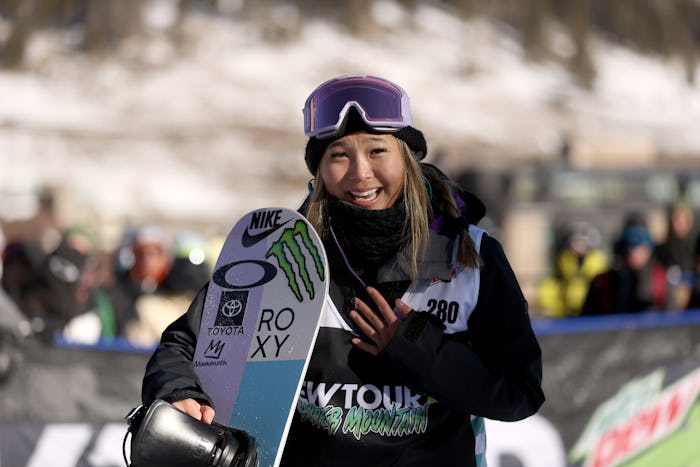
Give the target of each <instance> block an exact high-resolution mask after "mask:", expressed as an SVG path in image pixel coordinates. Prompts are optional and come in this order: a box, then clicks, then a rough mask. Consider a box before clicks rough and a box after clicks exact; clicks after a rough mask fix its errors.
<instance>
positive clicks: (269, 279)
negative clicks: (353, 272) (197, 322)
mask: <svg viewBox="0 0 700 467" xmlns="http://www.w3.org/2000/svg"><path fill="white" fill-rule="evenodd" d="M327 294H328V260H327V258H326V254H325V250H324V248H323V244H322V243H321V240H320V238H319V236H318V234H317V233H316V231H315V230H314V228H313V227H312V226H311V224H309V222H308V221H307V220H306V218H304V217H303V216H302V215H301V214H299V213H297V212H296V211H292V210H289V209H284V208H265V209H258V210H255V211H252V212H249V213H248V214H246V215H244V216H243V217H242V218H241V219H240V220H239V221H238V222H237V223H236V225H235V226H234V227H233V228H232V229H231V232H230V233H229V235H228V237H227V238H226V241H225V242H224V245H223V247H222V250H221V253H220V255H219V258H218V259H217V262H216V265H215V267H214V272H213V274H212V277H211V279H210V281H209V286H208V290H207V294H206V298H205V303H204V310H203V314H202V322H201V326H200V329H199V335H198V338H197V347H196V351H195V355H194V358H193V365H194V369H195V372H196V373H197V376H198V377H199V379H200V382H201V384H202V386H203V388H204V390H205V392H206V393H207V394H208V395H209V396H210V397H211V398H212V400H213V402H214V405H215V409H216V418H215V421H216V422H218V423H221V424H223V425H227V426H231V427H234V428H236V429H239V430H244V431H246V432H247V433H248V434H249V435H250V436H252V437H254V438H255V441H256V443H257V446H258V462H259V465H260V466H276V465H278V464H279V462H280V459H281V457H282V450H283V448H284V443H285V440H286V437H287V433H288V431H289V426H290V425H291V420H292V416H293V414H294V410H295V408H296V400H297V397H298V394H299V391H300V388H301V384H302V381H303V379H304V374H305V372H306V368H307V365H308V361H309V357H310V355H311V351H312V350H313V346H314V342H315V340H316V334H317V331H318V327H319V322H320V317H321V311H322V309H323V304H324V302H325V300H326V295H327Z"/></svg>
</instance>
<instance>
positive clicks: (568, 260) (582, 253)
mask: <svg viewBox="0 0 700 467" xmlns="http://www.w3.org/2000/svg"><path fill="white" fill-rule="evenodd" d="M599 243H600V234H599V232H598V231H597V230H596V229H594V228H593V227H592V226H590V225H589V224H587V223H585V222H576V223H574V224H573V225H572V226H571V227H570V228H569V232H567V233H566V240H565V243H564V246H563V247H562V248H561V249H560V250H559V251H558V253H557V255H556V257H555V260H554V272H553V274H552V275H550V276H548V277H545V278H544V279H543V281H542V282H541V283H540V286H539V288H538V291H537V301H538V308H539V311H540V312H541V313H542V314H543V315H545V316H549V317H552V318H562V317H566V316H577V315H579V314H580V313H581V308H582V306H583V302H584V300H585V299H586V294H587V293H588V288H589V285H590V282H591V280H592V279H593V278H594V277H595V276H596V275H598V274H600V273H602V272H603V271H605V270H606V269H607V267H608V258H607V255H606V254H605V253H604V252H603V251H602V250H600V249H599V248H598V244H599Z"/></svg>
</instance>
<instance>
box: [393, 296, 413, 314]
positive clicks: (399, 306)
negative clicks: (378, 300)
mask: <svg viewBox="0 0 700 467" xmlns="http://www.w3.org/2000/svg"><path fill="white" fill-rule="evenodd" d="M395 304H396V315H397V316H398V317H399V318H401V319H406V318H407V317H408V315H409V314H410V313H411V312H412V311H413V310H412V309H411V307H410V306H408V305H407V304H406V303H405V302H403V301H402V300H401V299H399V298H397V299H396V302H395Z"/></svg>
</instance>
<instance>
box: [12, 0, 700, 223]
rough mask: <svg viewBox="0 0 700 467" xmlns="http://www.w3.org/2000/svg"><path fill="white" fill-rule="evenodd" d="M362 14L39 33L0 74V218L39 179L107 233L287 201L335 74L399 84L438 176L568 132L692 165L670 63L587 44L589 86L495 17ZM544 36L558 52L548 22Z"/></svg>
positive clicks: (690, 106)
mask: <svg viewBox="0 0 700 467" xmlns="http://www.w3.org/2000/svg"><path fill="white" fill-rule="evenodd" d="M374 12H375V15H376V18H377V21H378V22H379V23H380V25H381V27H380V28H378V30H376V31H373V33H372V34H371V37H366V38H362V39H360V38H356V37H351V36H349V35H347V34H345V33H343V32H341V31H339V30H338V29H334V28H332V27H330V26H329V25H327V24H324V23H322V22H307V23H305V24H303V29H302V31H301V34H299V35H298V37H295V38H294V39H290V40H288V41H284V42H281V43H270V42H269V41H265V40H263V39H262V37H261V33H260V27H259V25H256V24H254V23H248V22H244V21H232V20H231V19H230V18H229V19H226V20H224V19H218V20H217V19H213V18H211V17H204V16H192V17H189V18H188V19H187V22H186V25H185V32H186V34H187V37H188V41H187V42H186V45H185V46H184V47H182V48H180V49H177V50H176V49H175V48H174V46H173V45H172V44H171V43H170V42H168V41H166V40H165V39H164V37H163V36H162V35H159V34H156V33H154V34H152V36H151V37H149V38H148V39H144V38H141V39H139V40H138V41H134V42H133V43H131V44H126V45H125V46H124V47H123V48H122V49H121V50H120V52H119V54H116V55H114V56H110V57H101V58H87V57H85V56H80V55H73V54H67V53H65V50H66V48H65V47H64V46H63V45H62V44H63V42H62V41H65V40H66V39H65V38H63V37H60V36H56V35H52V34H51V33H46V34H44V35H42V36H41V37H39V38H38V39H36V40H35V41H34V42H33V44H32V47H31V50H30V61H29V65H28V67H27V71H24V72H9V71H2V70H0V102H1V103H2V104H0V217H4V218H10V217H15V218H16V217H22V216H25V215H27V214H28V213H30V211H31V209H30V208H31V203H30V202H29V201H28V198H27V194H28V193H31V191H32V190H33V189H35V188H36V187H37V186H40V185H43V184H49V185H52V186H55V187H57V189H58V190H59V193H60V194H61V195H62V197H63V199H65V200H68V201H66V202H65V204H66V205H68V206H70V209H67V211H66V216H67V218H68V219H69V220H70V221H85V220H87V221H91V222H100V223H102V224H105V225H119V224H121V223H123V222H126V221H130V220H131V221H142V220H146V219H150V220H152V219H159V220H167V221H169V222H173V223H183V224H191V225H208V224H221V225H223V226H229V225H231V223H232V221H233V219H235V218H236V217H237V216H238V215H240V214H241V213H243V212H244V211H247V210H248V209H250V208H253V207H260V206H265V205H268V206H269V205H282V206H287V207H294V206H296V205H297V204H298V203H299V202H300V201H301V199H302V197H303V195H304V189H305V188H304V187H305V183H306V180H307V179H308V178H309V175H308V174H307V172H306V169H305V166H304V164H303V156H302V154H303V150H304V144H305V138H304V136H303V132H302V114H301V106H302V105H303V102H304V99H305V98H306V95H307V94H308V93H309V92H310V91H311V90H312V89H313V88H314V87H315V86H316V85H317V84H318V83H319V82H321V81H323V80H325V79H327V78H329V77H331V76H333V75H336V74H341V73H349V72H367V73H372V74H378V75H381V76H384V77H387V78H390V79H392V80H395V81H396V82H398V83H400V84H401V85H402V86H403V87H404V88H405V89H406V90H407V91H408V93H409V95H410V96H411V101H412V106H413V112H414V120H415V125H416V126H417V127H418V128H420V129H422V130H423V131H424V133H425V134H426V137H427V138H428V143H429V148H430V151H432V154H433V155H435V154H437V153H440V154H441V156H442V158H441V163H442V164H443V166H444V168H445V169H446V170H447V171H448V172H452V173H454V172H456V171H458V170H459V169H460V168H463V167H465V166H480V167H487V168H502V167H513V166H517V165H520V164H531V163H533V162H536V161H552V160H555V159H556V158H557V157H558V151H559V148H560V144H561V139H562V137H564V136H566V137H568V138H571V139H572V140H573V141H583V140H585V141H593V142H595V141H598V142H601V141H602V142H606V141H607V142H612V143H619V142H622V144H623V145H624V146H625V147H628V148H631V149H630V151H631V152H634V151H637V152H640V153H644V154H646V155H645V156H644V157H646V159H644V158H643V160H644V161H646V162H648V163H652V164H653V163H656V161H657V160H661V159H660V157H661V155H663V157H664V160H677V161H680V163H682V164H692V163H696V162H700V136H698V133H697V132H696V131H693V128H692V127H691V125H692V124H693V122H695V121H698V117H700V88H698V86H697V85H696V86H689V85H688V84H686V83H685V82H684V80H683V76H684V75H683V72H682V69H681V67H680V64H678V63H674V62H669V61H662V60H659V59H656V58H654V57H647V56H640V55H637V54H634V53H632V52H631V51H629V50H626V49H623V48H620V47H617V46H613V45H611V44H606V43H603V42H599V41H596V42H595V43H594V44H592V48H593V50H594V57H595V61H596V63H597V67H598V73H599V74H598V79H597V81H596V84H595V88H594V89H593V90H592V91H585V90H583V89H581V88H579V87H578V86H577V85H576V84H575V80H574V79H572V77H571V76H570V75H569V74H568V73H566V72H565V70H563V68H562V67H560V66H558V65H556V64H554V63H531V62H526V61H524V60H523V59H522V56H523V52H522V49H521V47H520V46H519V44H518V42H517V38H515V37H513V36H512V33H511V32H510V31H509V30H508V29H504V28H503V27H502V26H499V25H496V24H492V23H489V22H485V21H481V20H472V21H463V20H460V19H457V18H456V17H455V16H452V15H450V14H449V13H447V12H444V11H441V10H438V9H436V8H433V7H427V6H425V7H420V8H419V9H418V10H417V11H416V13H415V16H411V15H409V14H407V13H406V12H405V11H403V10H401V9H400V8H399V7H398V6H397V5H396V4H394V3H392V2H386V1H385V2H377V3H376V4H375V10H374ZM282 13H285V12H282ZM286 13H289V14H290V15H289V16H290V18H293V17H294V15H293V14H291V13H293V12H291V13H290V12H286ZM417 18H419V21H417V20H416V19H417ZM552 40H553V41H554V42H555V43H556V44H555V45H556V49H557V50H559V51H560V54H561V56H562V57H564V56H566V54H569V53H571V46H570V44H569V42H568V41H567V38H566V37H565V36H563V35H562V34H561V33H559V32H557V31H556V29H554V28H553V29H552ZM582 160H584V161H585V160H586V159H585V158H583V159H582ZM635 161H636V162H638V160H636V159H634V160H633V162H635ZM621 162H622V164H623V165H624V164H625V160H624V159H623V160H622V161H621Z"/></svg>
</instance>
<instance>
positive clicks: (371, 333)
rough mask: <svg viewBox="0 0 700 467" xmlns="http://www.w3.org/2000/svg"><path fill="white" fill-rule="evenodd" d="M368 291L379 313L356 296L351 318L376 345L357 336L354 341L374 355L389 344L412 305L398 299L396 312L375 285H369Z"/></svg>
mask: <svg viewBox="0 0 700 467" xmlns="http://www.w3.org/2000/svg"><path fill="white" fill-rule="evenodd" d="M367 293H368V294H369V296H370V297H371V298H372V300H374V303H375V304H376V305H377V309H378V310H379V313H380V314H379V315H377V313H375V312H374V311H373V310H372V308H370V307H369V306H368V305H367V304H366V303H365V302H363V301H362V300H360V299H359V298H357V297H356V298H355V307H356V309H355V310H352V311H351V312H350V318H352V320H353V321H354V322H355V324H357V326H358V327H359V328H360V330H362V332H364V333H365V335H366V336H367V337H369V338H370V339H371V340H372V341H373V342H374V345H372V344H370V343H367V342H365V341H363V340H362V339H360V338H357V337H355V338H354V339H353V340H352V343H353V344H355V345H356V346H357V347H359V348H360V349H362V350H364V351H365V352H369V353H371V354H372V355H374V356H377V355H379V354H380V353H382V351H383V350H384V349H385V348H386V346H387V345H389V342H391V339H393V338H394V336H395V335H396V333H397V332H398V331H399V328H401V322H402V321H403V320H404V319H406V317H407V316H408V314H409V313H410V312H411V307H410V306H408V305H406V304H405V303H404V302H402V301H401V300H399V299H397V300H396V310H397V311H398V316H397V313H395V312H394V310H393V309H392V307H391V306H389V303H388V302H387V301H386V300H385V299H384V297H382V295H381V294H380V293H379V291H377V289H375V288H373V287H367Z"/></svg>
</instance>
